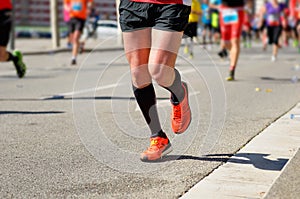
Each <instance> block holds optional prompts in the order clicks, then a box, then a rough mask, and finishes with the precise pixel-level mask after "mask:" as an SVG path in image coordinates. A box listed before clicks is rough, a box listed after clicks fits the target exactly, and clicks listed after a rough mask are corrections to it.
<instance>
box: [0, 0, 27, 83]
mask: <svg viewBox="0 0 300 199" xmlns="http://www.w3.org/2000/svg"><path fill="white" fill-rule="evenodd" d="M11 26H12V4H11V2H10V0H2V1H1V4H0V62H8V61H12V62H13V63H14V66H15V68H16V71H17V75H18V77H19V78H22V77H24V75H25V73H26V65H25V63H24V62H23V55H22V53H21V52H20V51H17V50H15V51H14V52H13V53H11V52H9V51H7V49H6V48H7V44H8V41H9V35H10V31H11Z"/></svg>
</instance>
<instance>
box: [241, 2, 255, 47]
mask: <svg viewBox="0 0 300 199" xmlns="http://www.w3.org/2000/svg"><path fill="white" fill-rule="evenodd" d="M252 19H253V17H252V8H251V4H249V3H247V4H246V5H245V7H244V23H243V32H242V36H243V43H244V48H251V46H252V33H251V30H252V28H251V21H252Z"/></svg>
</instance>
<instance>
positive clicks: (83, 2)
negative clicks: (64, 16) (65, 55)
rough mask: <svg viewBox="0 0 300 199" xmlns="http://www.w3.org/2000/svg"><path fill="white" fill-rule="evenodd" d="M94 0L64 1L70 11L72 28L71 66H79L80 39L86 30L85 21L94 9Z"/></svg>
mask: <svg viewBox="0 0 300 199" xmlns="http://www.w3.org/2000/svg"><path fill="white" fill-rule="evenodd" d="M92 3H93V0H64V6H65V9H66V10H67V11H70V17H71V20H70V27H71V34H72V36H71V38H72V40H73V41H72V60H71V65H76V64H77V61H76V59H77V55H78V50H79V39H80V36H81V33H82V31H83V28H84V23H85V20H86V18H87V16H88V13H89V12H90V9H91V7H92Z"/></svg>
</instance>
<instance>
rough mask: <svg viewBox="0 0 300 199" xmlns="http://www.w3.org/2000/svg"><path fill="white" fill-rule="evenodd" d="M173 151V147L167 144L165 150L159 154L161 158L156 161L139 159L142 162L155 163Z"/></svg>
mask: <svg viewBox="0 0 300 199" xmlns="http://www.w3.org/2000/svg"><path fill="white" fill-rule="evenodd" d="M172 151H173V147H172V145H171V143H169V145H168V146H167V147H166V149H165V150H164V151H163V152H162V153H161V156H160V157H159V158H157V159H154V160H149V159H143V158H140V159H141V161H142V162H155V161H160V160H161V159H162V158H163V157H164V156H166V155H168V154H169V153H171V152H172Z"/></svg>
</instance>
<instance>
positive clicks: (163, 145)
mask: <svg viewBox="0 0 300 199" xmlns="http://www.w3.org/2000/svg"><path fill="white" fill-rule="evenodd" d="M171 151H172V146H171V143H170V141H169V139H168V138H162V137H158V136H157V137H154V138H150V147H149V148H148V149H147V150H146V151H144V152H143V153H142V154H141V160H142V161H144V162H148V161H155V160H158V159H160V158H162V157H163V156H165V155H167V154H168V153H170V152H171Z"/></svg>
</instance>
